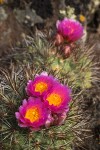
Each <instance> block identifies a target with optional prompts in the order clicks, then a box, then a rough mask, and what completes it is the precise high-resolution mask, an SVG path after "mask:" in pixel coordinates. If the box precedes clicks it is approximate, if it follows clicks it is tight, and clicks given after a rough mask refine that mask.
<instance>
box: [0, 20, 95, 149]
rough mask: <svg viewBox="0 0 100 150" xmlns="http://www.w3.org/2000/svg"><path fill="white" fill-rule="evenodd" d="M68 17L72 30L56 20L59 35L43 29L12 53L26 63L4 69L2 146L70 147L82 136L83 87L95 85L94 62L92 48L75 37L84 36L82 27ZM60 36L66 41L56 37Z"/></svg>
mask: <svg viewBox="0 0 100 150" xmlns="http://www.w3.org/2000/svg"><path fill="white" fill-rule="evenodd" d="M67 21H68V22H67V23H68V24H69V25H68V27H69V26H70V27H69V28H68V30H67V31H66V28H65V27H63V26H62V25H60V26H59V24H58V26H57V27H59V28H60V29H59V31H58V33H57V34H59V35H60V36H58V35H57V38H56V39H54V41H53V42H51V41H50V40H51V39H50V38H48V36H47V37H46V36H44V35H43V34H42V33H39V32H38V34H36V36H35V37H34V38H31V37H27V38H26V39H25V42H24V44H23V45H24V46H23V47H24V51H21V52H20V55H19V54H18V52H17V53H16V54H14V57H13V56H11V59H13V60H14V59H15V60H17V63H19V64H20V65H22V64H23V67H22V68H21V66H19V67H18V70H17V71H16V70H14V69H12V71H11V72H10V73H9V72H7V71H6V70H2V69H1V73H2V75H1V77H2V82H1V85H0V98H1V102H0V103H1V106H0V107H1V112H0V114H1V146H2V149H4V150H8V149H12V150H14V149H16V150H17V149H18V150H21V149H22V150H23V149H25V150H31V149H34V150H35V149H36V150H58V149H65V150H70V149H71V146H72V143H73V142H74V141H75V138H76V135H77V138H78V139H79V140H80V139H81V137H80V130H83V131H84V124H86V123H85V121H83V120H82V118H81V116H82V114H80V110H78V109H79V107H78V104H79V101H81V94H82V92H83V90H84V91H85V89H87V88H90V87H91V81H92V75H93V74H92V72H91V71H92V65H93V64H92V60H91V49H89V50H88V49H87V48H85V47H84V44H82V41H81V40H80V42H76V40H79V39H80V38H81V37H82V35H83V27H82V26H81V25H80V24H79V23H77V22H75V21H71V20H67ZM65 22H66V21H65ZM59 23H60V22H59ZM73 23H74V24H73ZM65 24H66V23H64V25H65ZM78 27H79V29H80V31H79V32H78V31H77V29H78ZM70 29H71V31H70ZM62 31H63V32H62ZM58 38H62V39H63V40H60V42H57V40H58ZM57 44H58V45H57ZM80 45H81V46H80ZM22 58H23V61H22ZM27 64H28V65H27ZM32 66H34V67H32ZM44 71H45V72H44ZM69 87H70V88H69ZM70 89H71V90H70ZM71 91H72V94H71V95H70V93H71ZM71 97H72V100H71ZM70 100H71V101H70ZM77 112H78V113H77Z"/></svg>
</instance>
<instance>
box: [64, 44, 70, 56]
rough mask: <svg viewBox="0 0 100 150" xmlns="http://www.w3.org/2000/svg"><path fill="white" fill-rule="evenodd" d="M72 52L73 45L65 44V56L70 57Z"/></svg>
mask: <svg viewBox="0 0 100 150" xmlns="http://www.w3.org/2000/svg"><path fill="white" fill-rule="evenodd" d="M70 54H71V47H70V46H65V47H64V57H66V58H68V57H69V56H70Z"/></svg>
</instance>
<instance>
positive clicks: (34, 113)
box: [25, 108, 40, 122]
mask: <svg viewBox="0 0 100 150" xmlns="http://www.w3.org/2000/svg"><path fill="white" fill-rule="evenodd" d="M25 118H26V119H29V120H30V122H35V121H38V120H39V118H40V114H39V109H38V108H30V109H28V110H27V111H26V114H25Z"/></svg>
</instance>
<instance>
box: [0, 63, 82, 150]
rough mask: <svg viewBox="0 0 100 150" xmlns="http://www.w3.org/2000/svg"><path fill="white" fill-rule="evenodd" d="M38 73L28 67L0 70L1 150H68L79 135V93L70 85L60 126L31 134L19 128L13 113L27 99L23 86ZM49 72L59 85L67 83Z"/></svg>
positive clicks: (80, 122)
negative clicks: (69, 100)
mask: <svg viewBox="0 0 100 150" xmlns="http://www.w3.org/2000/svg"><path fill="white" fill-rule="evenodd" d="M41 70H42V69H41V68H40V70H38V69H36V68H34V67H30V66H29V65H28V66H25V67H24V68H23V67H22V68H21V67H20V69H19V68H18V69H16V70H15V69H14V68H12V69H11V70H10V71H6V70H4V69H1V74H2V75H1V77H2V82H1V84H0V99H1V102H0V103H1V105H0V108H1V110H0V115H1V147H2V149H3V150H8V149H12V150H14V149H16V150H23V149H25V150H31V149H34V150H35V149H36V150H37V149H38V150H58V149H62V150H63V149H66V150H70V149H71V146H72V142H74V140H75V135H76V134H78V133H79V126H81V127H82V128H83V127H84V126H82V125H83V120H81V119H80V118H81V115H82V114H80V113H79V114H77V105H78V101H79V97H80V95H81V93H82V91H80V92H78V94H74V89H73V85H71V86H70V88H72V90H73V98H72V99H73V100H72V102H71V103H70V111H69V113H68V114H67V118H66V120H65V122H64V123H63V124H62V125H60V126H51V127H49V128H43V129H41V130H39V131H31V130H29V129H28V128H21V127H19V126H18V123H17V121H16V118H15V112H16V111H17V110H18V108H19V106H20V105H21V103H22V99H24V98H25V97H27V95H26V93H25V86H26V83H27V81H28V80H29V79H33V78H34V76H35V75H36V74H37V73H39V72H41ZM45 71H46V68H45ZM49 73H50V74H53V76H56V78H58V79H59V81H60V82H62V83H65V84H67V83H68V79H67V78H65V77H64V78H63V79H60V78H59V73H58V74H56V73H54V72H53V71H52V70H49Z"/></svg>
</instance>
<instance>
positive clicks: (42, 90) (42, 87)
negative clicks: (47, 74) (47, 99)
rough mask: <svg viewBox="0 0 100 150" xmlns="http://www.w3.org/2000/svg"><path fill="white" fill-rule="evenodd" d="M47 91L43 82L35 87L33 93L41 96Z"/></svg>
mask: <svg viewBox="0 0 100 150" xmlns="http://www.w3.org/2000/svg"><path fill="white" fill-rule="evenodd" d="M47 89H48V86H47V84H46V83H44V82H40V83H37V84H36V85H35V92H40V94H42V93H43V92H44V91H46V90H47Z"/></svg>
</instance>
